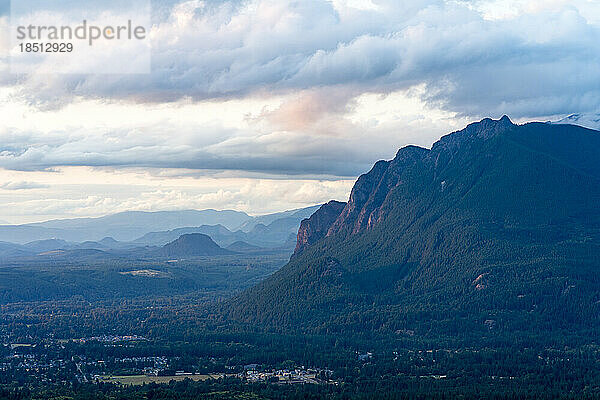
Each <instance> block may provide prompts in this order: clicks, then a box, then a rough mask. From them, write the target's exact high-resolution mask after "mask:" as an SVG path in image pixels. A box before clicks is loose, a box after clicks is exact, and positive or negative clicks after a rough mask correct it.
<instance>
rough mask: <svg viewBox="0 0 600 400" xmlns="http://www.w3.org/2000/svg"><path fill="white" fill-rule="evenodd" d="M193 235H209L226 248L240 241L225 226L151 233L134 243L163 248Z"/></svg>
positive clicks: (207, 226) (203, 226)
mask: <svg viewBox="0 0 600 400" xmlns="http://www.w3.org/2000/svg"><path fill="white" fill-rule="evenodd" d="M191 233H202V234H205V235H208V236H210V237H211V239H213V240H215V241H216V242H218V243H220V245H225V246H226V245H228V244H230V243H233V242H234V241H236V240H238V237H237V236H236V235H235V234H234V233H233V232H231V231H230V230H229V229H227V228H225V227H224V226H223V225H202V226H198V227H186V228H177V229H173V230H170V231H159V232H149V233H147V234H145V235H144V236H142V237H140V238H137V239H136V240H134V243H137V244H143V245H146V246H163V245H165V244H166V243H169V242H172V241H173V240H175V239H177V238H179V237H180V236H181V235H187V234H191Z"/></svg>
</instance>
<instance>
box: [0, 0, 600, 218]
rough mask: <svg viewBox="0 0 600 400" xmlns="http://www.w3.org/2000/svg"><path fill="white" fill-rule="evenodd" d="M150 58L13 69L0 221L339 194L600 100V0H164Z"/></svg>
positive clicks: (2, 70)
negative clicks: (444, 151) (429, 154)
mask: <svg viewBox="0 0 600 400" xmlns="http://www.w3.org/2000/svg"><path fill="white" fill-rule="evenodd" d="M152 9H153V15H152V28H151V31H150V34H149V35H150V39H151V43H152V69H151V73H149V74H127V75H115V74H103V75H97V74H78V75H72V74H71V75H69V74H36V73H30V74H11V73H10V72H9V57H8V55H7V51H8V48H9V47H10V46H9V44H8V43H9V40H8V39H7V36H8V35H7V31H8V26H9V16H10V11H9V2H8V1H7V0H0V30H1V32H2V36H0V48H2V50H3V51H2V53H1V54H0V116H1V119H0V220H4V221H9V222H11V223H21V222H29V221H39V220H45V219H49V218H58V217H73V216H97V215H103V214H107V213H113V212H118V211H124V210H175V209H191V208H195V209H203V208H216V209H236V210H242V211H246V212H248V213H251V214H261V213H267V212H274V211H280V210H284V209H291V208H298V207H303V206H308V205H312V204H315V203H320V202H324V201H327V200H329V199H338V200H345V199H346V198H347V196H348V193H349V191H350V189H351V187H352V184H353V181H354V179H355V177H356V176H357V175H358V174H360V173H361V172H364V171H366V170H368V169H369V168H370V166H371V165H372V164H373V162H374V161H376V160H378V159H389V158H392V157H393V156H394V154H395V152H396V151H397V149H398V148H399V147H402V146H404V145H407V144H417V145H422V146H430V145H431V144H432V143H433V142H434V141H435V140H437V139H438V138H439V137H440V136H441V135H443V134H445V133H449V132H451V131H453V130H457V129H461V128H462V127H463V126H464V125H466V124H467V123H468V122H471V121H474V120H478V119H481V118H483V117H487V116H489V117H493V118H498V117H500V116H502V115H503V114H508V115H509V116H510V117H511V118H512V119H513V120H514V121H517V122H523V121H527V120H551V119H559V118H562V117H564V116H565V115H568V114H571V113H586V114H588V113H589V114H591V113H597V112H599V111H600V67H599V66H600V2H599V1H592V0H571V1H566V0H523V1H516V0H489V1H486V0H481V1H477V0H472V1H458V0H447V1H444V0H410V1H400V0H394V1H392V0H304V1H303V0H300V1H287V0H248V1H239V0H238V1H216V0H207V1H200V0H190V1H182V2H177V1H168V0H157V1H154V2H153V3H152Z"/></svg>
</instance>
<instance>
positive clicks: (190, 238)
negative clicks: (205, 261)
mask: <svg viewBox="0 0 600 400" xmlns="http://www.w3.org/2000/svg"><path fill="white" fill-rule="evenodd" d="M158 253H159V254H160V255H163V256H165V257H169V258H188V257H199V256H216V255H225V254H233V252H232V251H229V250H226V249H223V248H221V247H220V246H219V245H218V244H216V243H215V242H214V241H213V240H212V239H211V238H210V236H207V235H203V234H201V233H191V234H187V235H181V236H180V237H179V238H178V239H176V240H174V241H172V242H171V243H168V244H166V245H164V246H163V247H162V248H161V249H159V250H158Z"/></svg>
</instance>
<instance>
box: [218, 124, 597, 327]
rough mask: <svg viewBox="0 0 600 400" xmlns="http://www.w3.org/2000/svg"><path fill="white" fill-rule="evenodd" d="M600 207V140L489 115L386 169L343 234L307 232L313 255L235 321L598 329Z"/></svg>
mask: <svg viewBox="0 0 600 400" xmlns="http://www.w3.org/2000/svg"><path fill="white" fill-rule="evenodd" d="M598 204H600V132H598V131H593V130H590V129H585V128H582V127H578V126H573V125H552V124H545V123H528V124H524V125H515V124H513V123H512V122H511V121H510V120H509V119H508V117H506V116H505V117H503V118H502V119H500V120H491V119H484V120H482V121H480V122H478V123H474V124H471V125H469V126H467V127H466V128H465V129H463V130H461V131H458V132H454V133H452V134H450V135H447V136H444V137H443V138H441V139H440V140H439V141H438V142H437V143H435V144H434V145H433V147H432V148H431V149H424V148H419V147H415V146H408V147H405V148H402V149H400V150H399V151H398V153H397V155H396V157H395V158H394V159H393V160H391V161H379V162H377V163H376V164H375V165H374V166H373V168H372V169H371V171H369V172H368V173H366V174H364V175H362V176H361V177H360V178H359V179H358V180H357V181H356V184H355V185H354V188H353V189H352V192H351V195H350V198H349V201H348V203H347V204H346V205H345V206H344V207H343V210H342V211H341V212H340V214H339V216H338V217H337V218H336V219H335V221H333V222H331V225H330V226H327V225H328V224H329V221H331V220H333V218H320V217H319V216H318V215H315V216H314V218H312V219H313V220H314V221H315V222H316V221H317V220H320V221H321V223H319V224H316V227H317V228H318V229H315V231H318V232H319V234H318V235H317V236H316V238H318V237H320V236H322V232H324V231H325V230H326V231H327V233H326V234H325V235H324V237H322V238H321V239H319V240H316V241H313V240H312V239H310V238H311V235H308V236H307V237H308V238H309V239H308V240H305V236H304V234H302V235H300V234H299V238H300V240H299V242H298V245H299V246H300V247H301V248H302V249H303V250H302V251H301V253H300V254H298V255H297V256H295V257H293V258H292V259H291V261H290V262H289V263H288V264H287V265H286V266H284V267H283V268H282V269H281V270H279V271H278V272H277V273H275V274H273V275H272V276H271V277H269V278H268V279H266V280H265V281H263V282H261V283H260V284H258V285H257V286H255V287H253V288H251V289H249V290H247V291H245V292H244V293H242V294H241V295H239V296H238V297H236V298H234V299H232V300H231V301H229V302H228V303H226V304H225V305H224V306H223V307H224V309H223V311H224V313H225V315H226V316H227V317H228V318H230V319H233V320H236V321H240V322H243V323H250V324H252V325H255V326H256V325H259V326H264V327H271V328H276V329H284V330H285V329H287V330H293V331H311V332H330V333H331V332H353V331H354V332H359V333H361V334H362V333H364V332H387V333H391V334H394V332H396V333H398V334H402V332H407V331H410V332H414V333H415V334H417V335H419V334H423V335H424V334H432V333H435V332H438V333H440V334H443V335H463V336H464V335H482V334H486V332H489V331H490V330H493V329H496V330H502V331H505V332H506V331H509V332H513V333H514V332H519V331H525V330H527V331H543V332H547V331H548V330H549V329H565V331H568V332H570V331H575V330H577V329H588V330H589V329H595V327H597V326H598V323H600V295H599V293H600V207H598ZM336 212H337V211H336ZM334 214H335V212H332V215H334ZM309 221H310V219H309ZM305 228H306V224H305Z"/></svg>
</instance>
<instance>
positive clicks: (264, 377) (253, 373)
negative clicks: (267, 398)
mask: <svg viewBox="0 0 600 400" xmlns="http://www.w3.org/2000/svg"><path fill="white" fill-rule="evenodd" d="M332 373H333V372H332V371H330V370H328V369H323V370H322V369H304V368H296V369H294V370H287V369H279V370H271V371H259V370H257V369H248V370H246V371H244V372H243V373H241V374H240V375H239V376H240V377H241V378H243V379H246V380H247V381H248V382H266V383H277V384H282V385H286V384H289V385H293V384H306V383H308V384H323V383H333V382H332V381H331V380H330V378H331V375H332Z"/></svg>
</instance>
